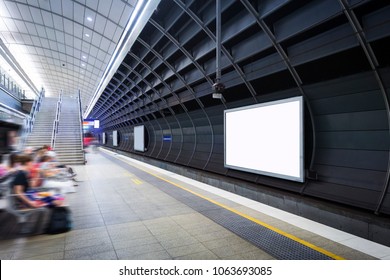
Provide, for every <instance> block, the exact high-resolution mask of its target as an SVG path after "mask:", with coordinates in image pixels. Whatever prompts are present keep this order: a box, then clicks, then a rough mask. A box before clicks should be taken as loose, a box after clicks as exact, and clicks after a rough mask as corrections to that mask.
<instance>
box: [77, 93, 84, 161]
mask: <svg viewBox="0 0 390 280" xmlns="http://www.w3.org/2000/svg"><path fill="white" fill-rule="evenodd" d="M78 102H79V120H80V137H81V143H80V145H81V147H80V148H81V150H82V151H83V161H84V163H85V153H84V134H83V113H82V107H81V93H80V90H79V94H78Z"/></svg>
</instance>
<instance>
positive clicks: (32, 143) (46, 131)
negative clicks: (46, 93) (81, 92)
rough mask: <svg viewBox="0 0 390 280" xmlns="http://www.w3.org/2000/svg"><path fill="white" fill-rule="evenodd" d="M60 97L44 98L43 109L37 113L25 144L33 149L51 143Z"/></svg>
mask: <svg viewBox="0 0 390 280" xmlns="http://www.w3.org/2000/svg"><path fill="white" fill-rule="evenodd" d="M57 101H58V98H49V97H45V98H43V99H42V104H41V109H40V111H39V112H38V113H37V114H36V117H35V122H34V126H33V129H32V132H31V133H30V134H29V135H28V137H27V140H26V143H25V146H26V147H32V148H33V149H36V148H42V146H43V145H49V146H50V143H51V135H52V132H53V122H54V119H55V117H56V108H57Z"/></svg>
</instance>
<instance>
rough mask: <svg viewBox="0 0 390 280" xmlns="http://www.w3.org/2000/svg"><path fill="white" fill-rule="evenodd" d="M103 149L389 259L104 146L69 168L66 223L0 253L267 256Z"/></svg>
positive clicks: (288, 226)
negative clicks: (71, 183)
mask: <svg viewBox="0 0 390 280" xmlns="http://www.w3.org/2000/svg"><path fill="white" fill-rule="evenodd" d="M103 153H106V154H109V155H110V156H114V157H115V158H117V159H120V160H123V161H124V162H126V163H127V164H129V165H131V166H134V167H140V168H142V170H144V171H147V172H149V173H153V174H155V175H156V176H159V177H160V178H163V179H166V180H168V181H169V182H172V183H174V184H177V185H180V186H183V187H185V188H186V190H190V191H193V192H196V193H197V194H199V195H203V196H205V197H207V198H209V199H211V200H213V201H216V202H218V203H222V204H223V205H226V206H228V207H231V208H232V209H235V210H236V211H240V212H241V213H244V214H246V215H250V216H251V217H253V218H255V219H258V220H261V221H263V222H265V223H267V224H270V225H272V226H274V227H277V228H279V229H281V230H282V231H285V232H288V233H290V234H293V235H294V236H297V237H298V238H301V239H303V240H305V241H307V242H310V243H312V244H315V245H316V246H319V247H321V248H324V249H325V250H328V251H330V252H332V253H334V254H336V255H338V256H341V257H343V258H345V259H359V260H360V259H390V248H388V247H385V246H382V245H379V244H375V243H372V242H369V241H367V240H363V239H361V238H357V237H354V236H351V235H349V234H345V233H343V232H340V231H336V230H333V229H330V228H328V227H325V226H322V225H320V224H316V223H313V222H310V221H308V220H305V219H302V218H300V217H297V216H294V215H291V214H288V213H285V212H282V211H279V210H277V209H274V208H270V207H267V206H264V205H262V204H259V203H257V202H254V201H250V200H248V199H245V198H242V197H239V196H236V195H234V194H231V193H227V192H224V191H222V190H219V189H215V188H212V187H210V186H207V185H205V184H201V183H196V182H195V181H193V180H190V179H186V178H183V177H181V176H179V175H176V174H173V173H170V172H166V171H162V170H159V169H157V168H154V167H151V166H147V165H145V164H143V163H137V162H136V161H135V160H132V159H127V158H125V157H124V156H121V155H117V154H113V153H111V152H107V151H101V152H98V153H89V154H87V160H88V163H87V164H86V165H85V166H75V167H74V168H75V169H76V171H77V173H78V179H79V180H80V181H82V182H80V183H79V186H78V187H77V192H76V193H71V194H68V195H67V201H68V203H69V205H70V208H71V210H72V215H73V229H72V230H71V231H70V232H67V233H63V234H58V235H38V236H31V237H18V238H13V239H8V240H2V241H0V259H3V260H5V259H66V260H71V259H83V260H95V259H111V260H112V259H123V260H126V259H129V260H131V259H137V260H147V259H157V260H164V259H190V260H191V259H197V260H203V259H204V260H214V259H215V260H218V259H268V260H269V259H273V257H272V256H271V255H269V254H267V253H265V252H263V251H262V250H261V249H259V248H257V247H256V246H254V245H252V244H251V243H249V242H248V241H246V240H243V239H242V238H240V237H239V236H237V235H236V234H234V233H232V232H230V231H229V230H227V229H225V228H224V227H222V226H220V225H218V224H216V223H214V222H213V221H211V220H210V219H208V218H207V217H205V216H203V215H202V214H200V213H198V212H196V211H195V210H193V209H192V208H190V207H188V206H187V205H185V204H183V203H181V202H179V201H178V200H176V199H174V198H173V197H171V196H169V195H167V194H166V193H165V192H163V191H161V190H160V189H159V188H158V187H156V186H154V185H153V184H150V183H147V182H146V181H144V180H143V178H142V176H140V174H141V173H142V172H141V173H140V172H136V173H137V174H138V175H137V176H136V175H135V174H134V173H132V172H129V171H128V170H127V169H124V168H123V167H121V166H119V165H117V164H115V163H113V162H112V161H111V160H109V159H108V158H107V156H104V154H103ZM172 187H176V186H172ZM286 220H287V221H289V222H286ZM1 226H4V225H1Z"/></svg>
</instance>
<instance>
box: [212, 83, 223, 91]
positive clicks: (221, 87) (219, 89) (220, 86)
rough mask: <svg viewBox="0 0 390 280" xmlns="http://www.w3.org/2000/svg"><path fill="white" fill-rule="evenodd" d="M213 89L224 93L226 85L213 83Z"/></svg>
mask: <svg viewBox="0 0 390 280" xmlns="http://www.w3.org/2000/svg"><path fill="white" fill-rule="evenodd" d="M213 90H214V92H216V93H223V92H224V91H225V85H224V84H222V83H215V84H213Z"/></svg>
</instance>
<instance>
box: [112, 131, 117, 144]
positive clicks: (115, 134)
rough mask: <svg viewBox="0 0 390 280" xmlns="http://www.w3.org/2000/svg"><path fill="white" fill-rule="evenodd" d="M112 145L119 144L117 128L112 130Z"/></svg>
mask: <svg viewBox="0 0 390 280" xmlns="http://www.w3.org/2000/svg"><path fill="white" fill-rule="evenodd" d="M112 145H113V146H118V131H117V130H114V131H113V132H112Z"/></svg>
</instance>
